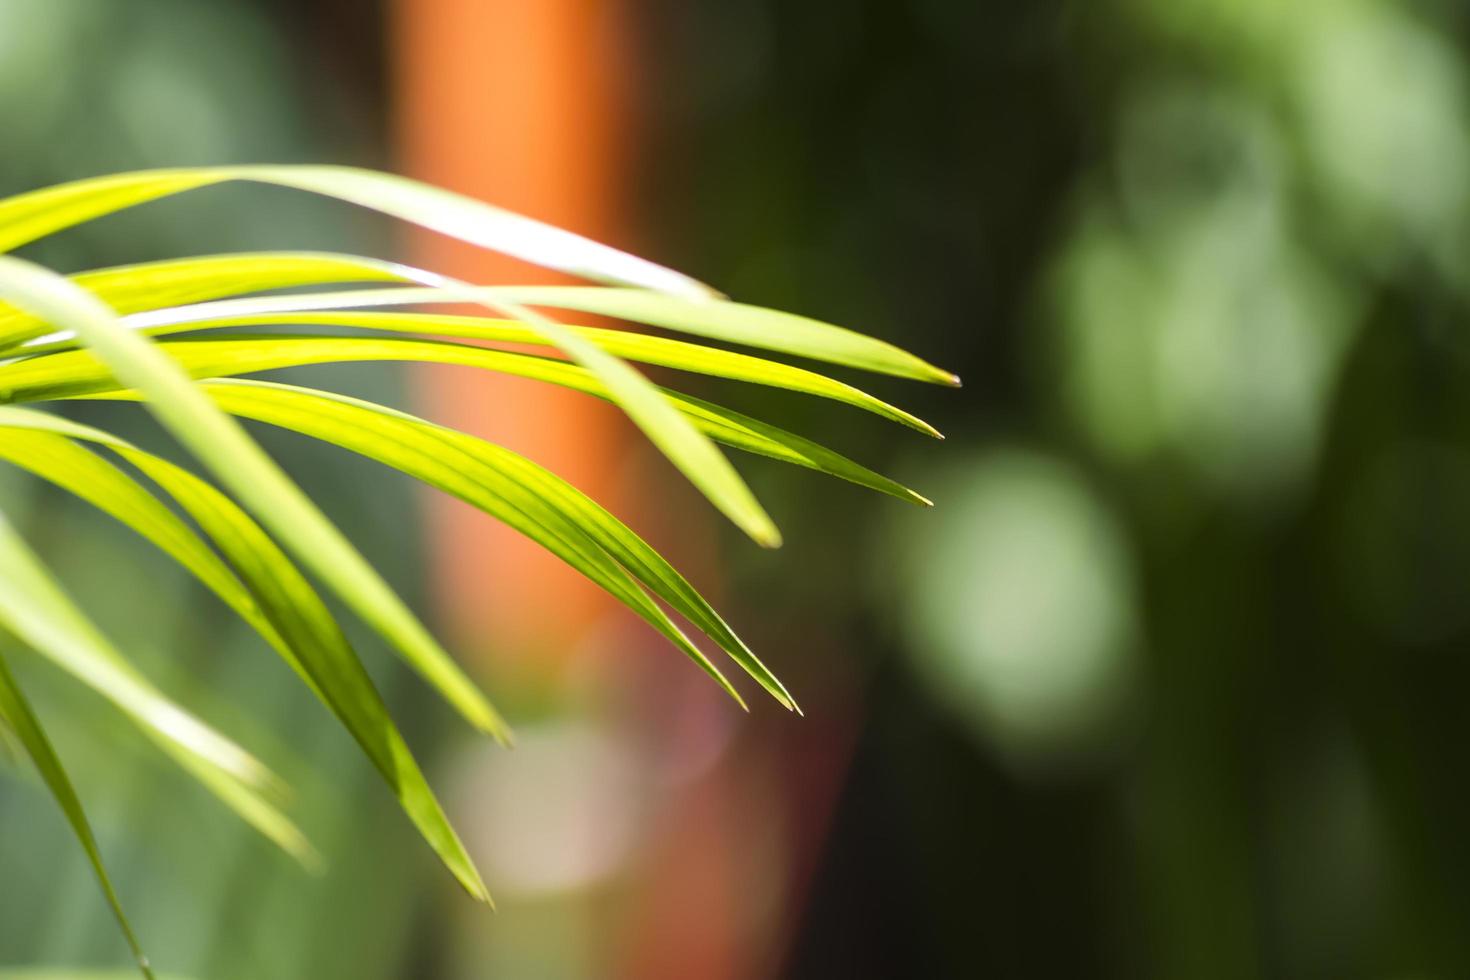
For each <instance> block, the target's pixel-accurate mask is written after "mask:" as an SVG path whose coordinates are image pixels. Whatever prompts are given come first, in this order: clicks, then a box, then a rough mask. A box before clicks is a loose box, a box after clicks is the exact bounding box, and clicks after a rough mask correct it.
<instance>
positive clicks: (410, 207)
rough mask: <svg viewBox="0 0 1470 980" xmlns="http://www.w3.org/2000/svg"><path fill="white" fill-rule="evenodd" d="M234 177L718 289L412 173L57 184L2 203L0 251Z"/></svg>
mask: <svg viewBox="0 0 1470 980" xmlns="http://www.w3.org/2000/svg"><path fill="white" fill-rule="evenodd" d="M237 180H245V181H254V182H257V183H262V184H275V185H278V186H281V187H293V188H296V189H298V190H303V191H309V192H311V193H314V194H321V195H324V196H326V197H335V198H337V199H339V200H342V201H349V202H351V203H353V204H357V205H361V206H362V207H365V208H370V209H372V210H374V211H380V212H382V213H384V214H387V215H390V216H392V217H395V218H400V219H402V220H404V221H409V222H413V223H414V224H418V225H422V226H423V227H425V228H429V229H432V230H433V231H437V232H440V233H442V234H445V235H449V236H451V237H453V238H458V239H460V240H462V241H466V242H469V243H470V244H473V245H479V246H481V247H483V248H488V249H492V250H494V251H497V252H504V253H505V254H507V255H513V256H515V257H516V258H520V259H524V260H526V261H527V262H531V263H534V264H536V265H541V266H545V267H547V268H550V269H558V270H560V271H562V272H567V273H570V274H572V275H574V276H582V277H585V278H588V279H596V280H600V281H603V282H613V283H621V284H624V285H629V286H641V287H644V288H647V289H657V290H660V291H663V292H668V293H672V294H676V295H681V296H689V297H692V298H700V297H706V296H713V295H715V293H714V291H713V290H711V289H710V288H709V287H708V286H705V285H702V284H701V283H699V282H697V281H695V280H693V279H690V278H689V277H688V276H685V275H681V274H680V273H677V272H674V271H673V270H671V269H665V268H663V267H662V266H659V265H655V264H654V263H652V262H649V261H647V260H645V259H640V258H638V257H637V256H634V255H629V254H627V253H626V252H620V251H618V250H617V249H614V248H609V247H608V246H606V245H599V244H598V243H596V242H593V241H591V240H589V239H586V238H583V237H582V236H580V235H576V234H573V233H572V232H569V231H564V230H562V229H560V228H556V227H553V226H551V225H547V224H543V223H542V222H539V221H535V220H533V219H531V218H527V217H523V216H522V215H518V214H515V213H513V212H511V211H506V210H504V209H503V208H497V207H494V206H493V205H490V204H486V203H484V202H483V201H477V200H475V199H474V198H471V197H465V196H464V195H462V194H455V193H454V192H452V191H446V190H442V189H440V188H437V187H431V186H429V185H427V184H423V183H420V182H418V181H415V180H409V179H408V178H406V177H397V176H394V175H392V174H383V173H377V172H374V171H370V170H360V169H358V168H355V167H333V166H270V165H265V166H243V167H200V168H193V169H181V170H145V171H136V172H133V173H124V174H111V175H108V176H105V177H93V178H89V179H86V180H78V181H73V182H71V183H66V184H58V185H56V186H54V187H47V188H42V189H41V190H36V191H30V192H28V193H25V194H18V195H16V196H14V197H10V198H5V199H4V200H0V252H9V251H11V250H13V249H15V248H17V247H19V246H21V245H24V244H26V243H27V242H32V241H35V240H36V239H37V238H41V237H43V236H45V235H49V234H51V233H52V232H55V231H59V230H61V229H63V228H69V227H71V226H72V225H77V224H81V223H82V222H85V221H90V220H92V219H93V218H98V217H101V216H103V215H107V214H112V213H113V212H116V211H121V210H123V209H124V208H130V207H134V206H136V205H138V204H143V203H146V202H148V201H155V200H157V199H159V198H161V197H168V196H169V195H172V194H180V193H183V192H184V191H189V190H194V189H196V188H199V187H207V186H209V185H211V184H220V183H225V182H227V181H237Z"/></svg>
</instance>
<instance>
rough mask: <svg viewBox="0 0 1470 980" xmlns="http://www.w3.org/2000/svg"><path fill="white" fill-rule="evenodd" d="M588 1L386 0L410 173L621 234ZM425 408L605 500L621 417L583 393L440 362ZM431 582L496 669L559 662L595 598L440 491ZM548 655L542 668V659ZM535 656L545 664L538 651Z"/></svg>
mask: <svg viewBox="0 0 1470 980" xmlns="http://www.w3.org/2000/svg"><path fill="white" fill-rule="evenodd" d="M617 14H618V8H617V6H616V5H610V4H606V3H592V2H587V0H398V2H397V3H396V5H395V7H394V21H393V24H392V28H393V30H392V37H393V40H394V44H395V48H396V59H397V72H398V76H397V95H398V104H397V106H396V109H397V111H396V130H397V136H398V145H399V150H400V153H401V167H402V168H403V169H404V171H405V172H407V173H409V174H411V175H412V176H415V177H419V178H421V179H424V180H428V181H431V182H433V183H436V184H440V185H443V186H446V187H449V188H452V189H454V190H458V191H462V192H464V193H467V194H471V195H474V196H476V197H479V198H482V199H485V200H489V201H492V202H494V203H496V204H499V205H502V206H504V207H508V208H511V209H514V210H517V211H520V212H523V213H525V214H529V215H532V216H534V217H537V218H541V219H544V220H547V221H550V222H552V223H554V224H557V225H561V226H564V227H567V228H570V229H573V230H575V231H579V232H582V233H584V234H587V235H589V236H591V237H593V238H598V239H602V240H613V241H616V239H617V238H618V236H617V234H616V231H617V228H618V222H619V213H618V207H617V201H618V198H619V194H618V188H619V186H620V185H621V183H622V176H623V172H624V161H625V158H624V146H623V139H622V133H621V130H620V127H619V125H618V121H619V120H620V119H621V118H623V116H624V111H623V110H624V107H625V102H624V92H623V91H622V84H623V83H622V79H623V78H624V77H625V73H624V72H623V71H622V70H621V68H622V65H621V54H622V44H621V41H622V38H621V37H620V36H619V34H618V28H619V24H620V20H621V18H620V17H619V16H617ZM412 253H413V259H414V261H416V262H417V263H419V264H421V265H424V266H427V267H429V268H432V269H435V270H438V271H443V272H448V273H451V274H453V275H457V276H460V277H463V278H466V279H472V280H478V281H485V282H493V281H513V282H528V281H537V282H545V281H555V279H554V276H552V275H551V274H548V273H546V272H543V271H542V270H539V269H533V268H530V267H528V266H526V265H524V264H521V263H517V262H515V261H512V260H509V259H505V258H502V257H500V256H494V255H488V254H486V253H485V252H483V251H479V250H477V249H473V248H469V247H466V246H464V245H461V244H459V243H457V242H453V241H450V240H448V239H445V238H442V237H440V236H435V235H430V234H420V235H418V236H416V237H415V238H414V239H413V242H412ZM416 381H417V383H416V394H417V397H418V399H419V402H420V404H421V406H422V408H423V409H424V410H425V411H426V412H427V413H428V414H429V415H430V416H431V417H433V418H435V419H437V420H439V421H442V422H445V423H448V424H451V425H454V426H456V427H458V428H461V429H465V430H468V431H471V432H474V433H477V434H479V435H482V436H485V437H487V438H490V439H493V440H495V441H497V442H500V443H502V444H504V445H507V446H509V447H511V448H513V449H516V450H518V451H521V452H525V453H526V454H527V455H529V456H531V457H532V458H533V459H535V460H537V461H538V462H540V463H543V464H545V465H547V466H549V467H551V468H552V469H553V470H555V471H556V472H558V473H560V474H562V475H563V476H565V477H566V478H568V479H569V480H571V481H572V482H573V483H574V484H576V485H577V486H578V487H580V488H582V489H583V490H585V491H587V492H588V493H590V494H592V495H593V496H594V497H596V498H598V499H599V500H602V501H603V502H605V503H609V504H613V505H616V503H617V501H615V500H610V499H609V497H610V496H611V494H612V491H613V490H614V489H615V484H616V476H617V474H618V469H619V461H620V458H621V457H622V455H623V453H624V451H625V450H626V447H627V438H628V431H629V430H628V428H627V426H626V425H625V424H624V423H623V422H622V421H621V420H620V419H618V417H617V416H616V415H615V414H614V413H613V412H610V411H608V410H607V408H606V407H605V406H603V405H601V404H599V403H596V402H593V401H592V400H590V399H587V398H585V397H580V396H577V395H575V394H568V393H565V392H559V391H554V390H551V389H549V388H547V387H545V386H541V385H533V384H529V383H526V382H524V381H514V380H511V379H502V378H496V377H493V376H490V375H485V374H482V373H475V372H468V371H463V370H457V369H453V368H449V369H444V368H437V367H435V368H424V369H421V370H420V372H419V373H418V375H417V379H416ZM430 522H431V545H432V554H433V570H434V591H435V595H436V597H437V600H438V602H439V603H440V604H441V613H442V614H443V616H444V619H445V621H446V625H447V627H448V629H449V631H450V633H451V635H452V636H454V637H455V639H456V640H457V641H458V642H460V643H461V644H468V643H473V644H477V645H480V646H481V647H482V648H483V645H484V644H485V643H486V640H487V638H493V639H494V642H495V646H496V648H497V649H496V650H495V651H494V657H493V659H494V660H495V662H496V663H497V665H499V666H501V667H504V666H506V665H507V663H508V661H513V660H514V659H515V658H516V657H518V656H523V655H524V652H535V653H536V655H535V656H533V657H530V661H531V662H526V661H525V660H523V661H522V662H519V663H516V664H514V668H515V669H518V670H530V671H532V672H536V671H538V670H540V669H543V667H544V668H545V669H554V661H555V660H556V659H557V658H556V656H555V654H556V652H558V651H569V650H572V649H575V647H576V644H577V641H578V640H579V639H580V638H581V637H582V635H583V634H584V632H585V630H586V628H587V626H588V624H589V623H590V622H591V621H592V620H593V619H595V618H596V617H597V616H598V615H599V614H600V613H601V612H602V611H603V610H605V609H606V608H607V602H608V600H606V599H605V598H604V596H603V595H602V593H600V592H599V591H597V590H596V589H594V588H593V587H592V586H590V585H588V584H586V583H585V582H584V581H583V580H582V579H581V578H580V577H579V576H577V575H576V574H575V573H573V572H571V571H570V570H569V569H567V568H566V567H565V566H563V565H562V564H561V563H560V562H558V561H557V560H556V559H554V558H552V557H550V556H549V555H547V554H546V553H544V552H543V551H541V550H540V549H538V548H536V547H534V546H532V545H530V544H529V543H528V542H526V541H525V540H523V539H522V538H520V537H519V536H518V535H516V534H515V533H514V532H511V531H509V530H507V529H506V528H504V527H502V526H500V525H499V524H497V523H495V522H493V521H490V520H489V519H487V518H485V517H484V516H483V515H480V514H479V513H477V512H472V511H470V510H469V509H468V508H465V507H462V506H460V505H458V504H457V503H455V502H452V501H443V500H440V501H436V502H435V504H434V505H433V507H432V510H431V514H430ZM548 656H550V657H551V659H552V661H553V663H551V664H545V663H544V661H545V659H546V657H548ZM537 663H541V664H543V667H538V666H536V665H535V664H537Z"/></svg>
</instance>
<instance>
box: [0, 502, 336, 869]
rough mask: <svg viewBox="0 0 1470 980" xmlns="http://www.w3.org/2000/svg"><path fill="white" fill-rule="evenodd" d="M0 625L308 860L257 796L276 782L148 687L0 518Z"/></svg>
mask: <svg viewBox="0 0 1470 980" xmlns="http://www.w3.org/2000/svg"><path fill="white" fill-rule="evenodd" d="M0 626H3V627H4V628H5V629H8V630H9V631H10V632H12V633H14V634H15V635H16V636H17V637H18V638H20V640H21V641H22V642H24V643H25V644H26V645H27V646H29V647H30V648H32V649H33V650H35V651H36V652H37V653H40V654H41V655H43V656H45V657H46V658H47V659H49V660H51V661H52V662H53V663H55V664H56V665H57V666H59V667H61V668H62V669H63V670H65V671H67V672H68V673H70V674H71V675H72V676H74V677H76V678H77V679H78V680H80V681H81V682H82V683H84V684H86V685H87V686H89V687H91V688H92V689H93V690H95V691H97V693H99V694H101V695H102V696H103V697H105V698H107V699H108V700H109V701H111V702H112V703H113V704H114V705H116V706H117V707H118V708H119V709H120V710H122V711H123V713H124V714H126V715H127V716H128V717H129V718H131V719H132V720H133V721H134V722H135V723H136V724H137V725H138V726H139V728H140V729H141V730H142V731H143V733H144V734H145V735H147V736H148V737H149V738H150V739H152V740H153V741H154V742H155V743H156V744H157V745H158V746H159V747H160V748H161V749H163V750H164V751H165V752H166V753H168V754H169V755H170V756H172V757H173V758H174V760H175V761H176V762H177V763H179V764H180V765H181V766H183V767H184V768H185V769H187V770H189V772H190V773H192V774H193V775H194V776H195V778H197V779H199V780H200V781H202V782H204V783H205V784H206V786H208V788H209V789H210V790H212V791H213V792H214V793H215V795H217V796H219V797H220V798H221V800H223V801H224V802H225V803H226V804H227V805H229V806H230V807H231V808H233V809H235V810H236V812H237V813H239V814H240V815H241V816H242V817H244V818H245V819H246V820H248V821H249V822H250V823H251V824H252V825H254V826H255V827H256V828H257V829H259V830H260V831H261V832H262V833H264V834H266V835H267V836H268V837H270V838H271V839H272V840H275V841H276V843H278V844H279V845H280V846H281V847H283V848H284V849H286V850H287V851H289V852H290V853H292V854H293V855H295V856H297V857H298V858H300V859H302V860H303V861H306V862H308V863H309V862H310V860H311V857H310V856H311V853H312V852H311V848H310V845H309V844H307V843H306V841H305V839H304V838H303V837H302V836H301V834H300V831H298V830H296V828H295V827H294V826H293V825H292V824H291V823H290V821H289V820H287V819H286V818H285V817H284V816H282V815H281V814H280V813H279V812H277V811H276V810H275V808H274V807H272V806H271V805H270V804H269V803H268V802H267V801H266V800H265V799H263V798H262V797H261V796H260V793H261V792H268V793H272V794H275V795H279V794H280V793H281V791H282V787H281V783H280V781H279V780H278V779H276V777H275V776H273V775H272V774H271V773H270V771H269V770H267V769H266V768H265V766H263V765H261V763H260V762H258V761H257V760H256V759H255V758H254V757H253V756H251V755H250V754H249V753H248V752H246V751H245V750H244V749H242V748H240V747H239V746H238V745H236V744H235V743H234V742H232V741H230V740H229V739H228V738H226V737H225V736H223V735H221V734H219V733H218V732H216V731H215V730H214V729H212V728H210V727H209V726H208V725H206V724H204V723H203V722H202V721H199V720H198V719H197V718H195V717H194V716H193V715H191V714H189V713H188V712H187V711H185V710H184V709H183V708H180V707H179V706H178V705H176V704H174V703H173V702H172V701H170V700H169V699H168V698H166V697H165V696H164V695H163V694H162V693H160V692H159V691H158V690H157V689H156V688H154V687H153V686H152V685H151V684H149V683H148V681H146V680H145V679H143V677H142V676H141V675H140V674H139V673H138V672H137V670H136V669H134V667H133V666H132V664H131V663H129V662H128V661H127V660H126V659H125V658H124V657H123V656H122V655H121V654H120V653H118V652H117V651H116V650H115V649H114V648H113V647H112V645H111V644H110V643H109V642H108V641H107V639H106V638H105V637H103V635H102V634H101V633H100V632H98V630H97V628H96V627H95V626H93V625H92V623H91V622H90V621H89V620H88V619H87V618H86V616H84V615H83V614H82V612H81V611H80V610H79V609H77V608H76V606H74V605H73V604H72V603H71V601H70V600H69V599H68V598H67V597H66V594H65V592H63V591H62V589H61V587H60V586H59V585H57V584H56V582H55V580H54V579H52V577H51V575H50V573H49V572H48V571H47V570H46V568H45V566H43V565H42V564H41V561H40V559H38V558H37V557H36V556H35V554H34V553H33V552H32V551H31V550H30V548H29V547H27V546H26V544H25V542H24V541H22V540H21V538H20V536H19V535H18V534H17V533H16V532H15V530H14V529H13V528H12V527H11V526H10V523H9V522H8V521H6V520H5V519H4V518H3V516H0Z"/></svg>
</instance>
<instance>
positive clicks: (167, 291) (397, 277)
mask: <svg viewBox="0 0 1470 980" xmlns="http://www.w3.org/2000/svg"><path fill="white" fill-rule="evenodd" d="M69 278H70V279H71V281H72V282H74V283H76V284H77V285H78V286H81V287H82V288H83V289H86V290H87V291H88V292H90V293H92V294H94V295H95V296H97V297H98V298H99V299H101V300H102V301H103V302H105V303H106V304H107V305H108V306H109V307H111V308H112V309H113V310H114V311H115V312H118V313H134V312H137V311H139V310H156V309H158V308H160V307H165V306H178V305H180V304H183V303H198V302H200V301H203V300H210V299H216V298H218V297H221V296H236V295H239V294H241V293H253V292H258V291H260V290H264V289H280V288H284V287H288V286H319V285H323V284H326V283H346V282H399V281H416V282H425V281H430V279H431V278H436V277H429V276H428V275H427V274H426V273H420V272H419V271H418V270H417V269H410V268H408V267H407V266H400V265H397V264H395V263H392V262H383V261H380V260H378V259H365V258H359V257H357V256H354V255H335V254H331V253H325V252H253V253H245V254H240V255H206V256H200V257H197V258H188V259H167V260H165V261H161V262H142V263H139V264H137V265H121V266H114V267H112V268H108V269H95V270H92V271H90V272H82V273H78V274H77V275H74V276H70V277H69ZM48 329H49V327H48V326H47V324H46V323H45V321H44V320H42V319H41V318H40V317H38V316H35V315H34V314H31V313H27V312H25V311H24V310H20V309H17V308H16V307H14V306H12V305H10V304H0V348H5V347H9V346H13V345H15V344H18V343H20V342H22V341H25V340H29V339H31V338H33V337H39V336H40V335H41V334H43V333H45V332H46V331H47V330H48Z"/></svg>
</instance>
